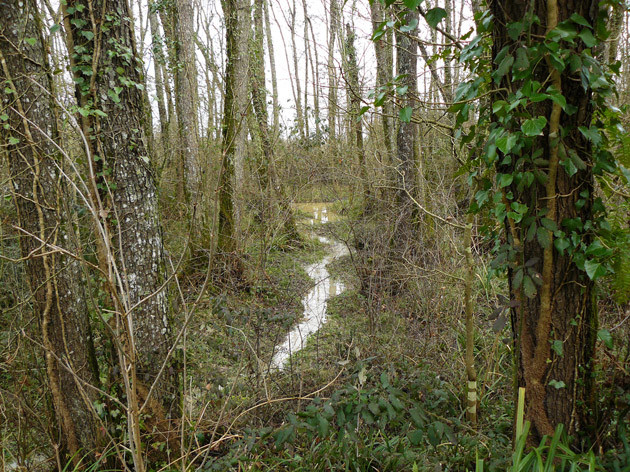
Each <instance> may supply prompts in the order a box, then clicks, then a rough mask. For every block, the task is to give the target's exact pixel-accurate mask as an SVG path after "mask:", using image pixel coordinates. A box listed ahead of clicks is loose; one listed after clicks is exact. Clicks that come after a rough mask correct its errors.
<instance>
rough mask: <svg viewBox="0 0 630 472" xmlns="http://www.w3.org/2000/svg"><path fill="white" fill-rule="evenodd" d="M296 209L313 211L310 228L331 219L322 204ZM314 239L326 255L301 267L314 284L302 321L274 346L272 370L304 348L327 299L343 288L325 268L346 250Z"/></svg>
mask: <svg viewBox="0 0 630 472" xmlns="http://www.w3.org/2000/svg"><path fill="white" fill-rule="evenodd" d="M300 209H302V210H303V211H305V210H309V211H312V212H313V218H312V219H311V220H310V223H311V225H314V224H315V222H321V223H325V222H327V221H329V219H332V215H333V214H331V213H329V212H328V209H327V208H326V207H325V206H324V205H323V204H319V205H313V204H309V205H308V206H306V205H304V206H303V207H301V208H300ZM317 238H318V239H319V240H320V241H321V242H322V243H324V244H326V245H327V246H328V251H329V253H328V255H326V256H325V257H324V258H323V259H322V260H321V261H319V262H316V263H315V264H311V265H308V266H306V267H305V268H304V269H305V270H306V272H307V273H308V276H309V277H310V278H312V279H313V281H314V282H315V286H314V287H313V288H312V289H311V290H310V291H309V292H308V293H307V294H306V296H305V297H304V299H303V300H302V303H303V304H304V319H303V321H302V322H300V323H299V324H298V325H296V326H295V327H294V328H293V329H292V330H291V331H290V332H289V334H288V335H287V337H286V339H285V340H284V342H283V343H282V344H280V345H278V346H277V347H276V351H275V354H274V356H273V358H272V360H271V368H272V369H283V368H284V367H285V366H286V364H287V362H288V360H289V358H290V357H291V355H292V354H295V353H296V352H297V351H299V350H300V349H302V348H303V347H304V346H305V345H306V341H307V339H308V337H309V336H310V335H311V334H313V333H315V332H316V331H317V330H319V329H320V328H321V326H322V325H323V324H324V323H325V322H326V318H327V316H326V308H327V306H328V299H329V298H330V297H334V296H335V295H338V294H340V293H341V292H343V291H344V290H345V289H346V288H345V286H344V285H343V283H341V282H339V281H336V280H334V279H332V278H331V277H330V274H329V273H328V270H327V269H326V266H327V265H328V264H330V263H331V262H332V261H334V260H335V259H337V258H338V257H341V256H344V255H346V254H348V248H347V247H346V246H345V245H344V244H342V243H341V242H339V241H332V240H330V239H328V238H325V237H323V236H317Z"/></svg>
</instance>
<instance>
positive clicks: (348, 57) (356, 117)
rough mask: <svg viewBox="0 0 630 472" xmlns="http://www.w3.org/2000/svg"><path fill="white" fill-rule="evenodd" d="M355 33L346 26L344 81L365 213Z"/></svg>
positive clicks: (366, 187)
mask: <svg viewBox="0 0 630 472" xmlns="http://www.w3.org/2000/svg"><path fill="white" fill-rule="evenodd" d="M354 39H355V33H354V31H353V30H352V27H351V26H350V24H346V42H345V48H344V49H345V51H344V57H345V61H344V64H345V66H346V71H345V72H346V80H347V82H348V95H349V97H348V99H349V101H350V113H349V118H350V127H351V131H352V133H351V137H352V138H353V139H354V143H352V145H353V146H352V147H353V148H354V151H355V154H356V158H357V164H358V165H359V174H360V176H361V186H362V187H363V208H364V210H365V211H366V212H369V211H370V209H371V206H372V205H371V202H370V200H371V198H372V197H371V194H370V182H369V180H368V172H367V166H366V163H365V150H364V149H363V121H362V118H361V88H360V85H359V66H358V64H357V52H356V49H355V46H354Z"/></svg>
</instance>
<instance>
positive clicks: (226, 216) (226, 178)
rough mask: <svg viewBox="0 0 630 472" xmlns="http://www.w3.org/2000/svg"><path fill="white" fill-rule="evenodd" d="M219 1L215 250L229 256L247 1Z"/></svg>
mask: <svg viewBox="0 0 630 472" xmlns="http://www.w3.org/2000/svg"><path fill="white" fill-rule="evenodd" d="M222 5H223V12H224V16H225V26H226V33H225V38H226V65H225V100H224V110H223V143H222V148H221V152H222V156H223V157H222V165H221V175H220V181H219V225H218V226H219V227H218V233H219V234H218V241H217V251H218V252H219V253H220V254H223V255H228V256H229V255H231V254H234V253H235V252H236V250H237V240H236V226H235V218H234V197H235V195H234V164H235V161H236V159H238V158H239V152H242V150H241V149H239V134H240V133H241V129H246V128H247V127H246V125H245V116H246V112H247V103H248V93H247V90H248V89H247V86H248V81H247V70H248V56H249V51H248V46H249V44H248V43H249V41H248V36H249V14H250V10H249V7H250V5H249V0H222ZM241 136H242V135H241ZM229 269H230V270H232V269H234V268H233V267H232V268H229Z"/></svg>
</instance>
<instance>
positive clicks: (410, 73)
mask: <svg viewBox="0 0 630 472" xmlns="http://www.w3.org/2000/svg"><path fill="white" fill-rule="evenodd" d="M404 21H405V23H406V24H411V23H412V22H417V21H418V13H417V12H416V11H409V12H407V13H406V14H405V17H404ZM411 34H413V32H411ZM416 51H417V43H416V42H415V41H412V40H411V39H410V38H409V36H408V35H406V34H404V33H401V32H400V31H398V30H397V31H396V54H397V66H398V70H397V75H399V76H403V77H404V78H403V79H402V83H401V85H404V86H407V91H406V93H405V94H404V95H402V96H400V97H399V100H400V105H401V107H403V108H411V109H412V110H414V108H415V106H416V99H415V97H416V94H417V90H418V79H417V69H418V65H417V64H418V59H417V56H416ZM417 135H418V125H417V124H415V123H414V122H413V121H412V120H409V121H408V122H405V121H401V122H400V123H399V125H398V134H397V136H396V149H397V151H396V174H397V178H398V187H397V191H396V198H397V201H398V204H399V205H400V206H401V209H402V210H403V211H409V212H410V210H411V207H412V205H411V198H412V197H414V196H415V193H414V192H415V186H416V185H415V184H416V177H415V175H416V173H415V165H416V144H415V143H416V139H417Z"/></svg>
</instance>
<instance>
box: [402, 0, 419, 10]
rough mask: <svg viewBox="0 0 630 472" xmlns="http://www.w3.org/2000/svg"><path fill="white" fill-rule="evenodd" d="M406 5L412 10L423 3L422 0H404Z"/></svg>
mask: <svg viewBox="0 0 630 472" xmlns="http://www.w3.org/2000/svg"><path fill="white" fill-rule="evenodd" d="M404 3H405V6H406V7H407V8H409V9H410V10H415V9H416V8H418V5H420V4H421V3H422V0H404Z"/></svg>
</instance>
